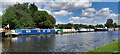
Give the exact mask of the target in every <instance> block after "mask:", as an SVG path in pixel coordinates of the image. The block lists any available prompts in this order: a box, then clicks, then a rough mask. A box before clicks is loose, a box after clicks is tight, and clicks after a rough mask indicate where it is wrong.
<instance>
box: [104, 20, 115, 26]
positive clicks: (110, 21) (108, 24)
mask: <svg viewBox="0 0 120 54" xmlns="http://www.w3.org/2000/svg"><path fill="white" fill-rule="evenodd" d="M105 26H106V27H108V28H111V27H113V20H112V19H108V20H107V21H106V24H105Z"/></svg>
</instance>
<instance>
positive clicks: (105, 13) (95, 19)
mask: <svg viewBox="0 0 120 54" xmlns="http://www.w3.org/2000/svg"><path fill="white" fill-rule="evenodd" d="M110 18H111V19H113V21H114V22H116V23H118V14H115V13H113V12H112V10H110V9H109V8H102V9H100V10H98V11H97V10H95V9H94V8H87V9H84V10H82V15H81V16H80V17H77V16H76V17H71V18H69V20H70V22H72V23H82V24H105V22H106V20H107V19H110Z"/></svg>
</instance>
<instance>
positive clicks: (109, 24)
mask: <svg viewBox="0 0 120 54" xmlns="http://www.w3.org/2000/svg"><path fill="white" fill-rule="evenodd" d="M55 27H56V28H60V29H71V28H75V29H76V28H91V29H95V28H104V27H108V28H118V27H119V28H120V25H117V23H113V20H112V19H108V20H107V21H106V23H105V25H103V24H97V25H84V24H71V23H68V24H58V25H56V26H55Z"/></svg>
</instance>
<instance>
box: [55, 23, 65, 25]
mask: <svg viewBox="0 0 120 54" xmlns="http://www.w3.org/2000/svg"><path fill="white" fill-rule="evenodd" d="M58 24H66V23H63V22H56V25H58Z"/></svg>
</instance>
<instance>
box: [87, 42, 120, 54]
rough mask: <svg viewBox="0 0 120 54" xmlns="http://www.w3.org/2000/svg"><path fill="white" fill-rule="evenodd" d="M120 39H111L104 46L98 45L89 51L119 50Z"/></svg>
mask: <svg viewBox="0 0 120 54" xmlns="http://www.w3.org/2000/svg"><path fill="white" fill-rule="evenodd" d="M119 43H120V40H117V41H113V42H111V43H108V44H106V45H104V46H100V47H98V48H96V49H94V50H91V51H89V52H120V48H119V47H120V45H119Z"/></svg>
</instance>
